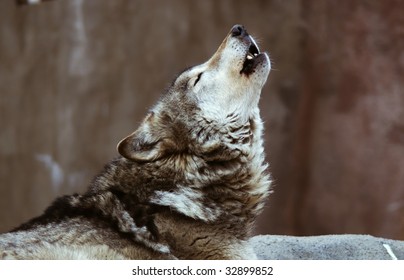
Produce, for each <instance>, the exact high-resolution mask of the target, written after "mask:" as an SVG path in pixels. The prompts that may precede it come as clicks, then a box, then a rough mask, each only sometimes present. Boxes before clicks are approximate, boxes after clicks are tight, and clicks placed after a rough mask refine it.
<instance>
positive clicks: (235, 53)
mask: <svg viewBox="0 0 404 280" xmlns="http://www.w3.org/2000/svg"><path fill="white" fill-rule="evenodd" d="M270 68H271V64H270V61H269V58H268V55H267V54H266V53H262V52H260V51H259V48H258V46H257V44H256V43H255V41H254V39H253V38H252V37H251V36H250V35H249V34H248V33H247V31H246V30H245V28H244V27H243V26H241V25H236V26H234V27H233V28H232V29H231V30H230V32H229V34H228V35H227V36H226V38H225V39H224V41H223V42H222V44H221V45H220V46H219V48H218V50H217V51H216V53H215V54H214V55H213V56H212V57H211V58H210V59H209V60H208V61H207V62H205V63H203V64H201V65H197V66H194V67H192V68H189V69H187V70H185V71H183V72H182V73H181V74H180V75H179V76H178V77H177V78H176V79H175V80H174V82H173V83H172V85H171V86H170V87H169V89H168V90H167V92H166V93H165V94H164V95H163V96H162V98H161V99H160V101H159V102H158V103H157V104H156V105H155V106H154V107H153V108H152V109H151V110H150V112H149V114H148V115H147V117H146V118H145V119H144V120H143V122H142V124H141V125H140V127H139V128H138V129H137V130H136V131H135V132H134V133H132V134H131V135H129V136H128V137H126V138H125V139H123V140H122V141H121V142H120V143H119V144H118V151H119V153H120V154H121V155H122V156H123V157H124V158H126V159H127V160H129V161H130V162H133V163H134V164H137V166H139V165H141V170H143V171H142V175H141V176H150V179H148V180H149V181H150V180H152V177H153V178H156V177H158V178H159V183H158V184H159V186H160V189H159V187H157V186H155V190H153V195H152V197H151V198H150V201H149V202H152V203H154V204H157V205H161V206H169V207H170V208H171V209H175V210H176V211H178V212H180V213H182V214H184V215H187V216H189V217H192V218H194V219H200V220H203V221H209V222H213V221H216V222H217V221H219V220H220V217H222V218H223V219H225V220H226V221H229V219H232V217H233V218H235V221H237V222H239V221H240V220H241V217H242V218H243V219H247V220H248V219H249V220H252V219H253V218H254V217H255V216H256V215H257V214H258V213H259V212H260V209H261V208H262V206H263V199H264V198H265V197H266V195H267V194H268V188H269V177H268V176H267V175H266V174H265V169H266V164H265V163H264V153H263V148H262V146H263V145H262V137H261V135H262V122H261V119H260V117H259V109H258V101H259V97H260V93H261V89H262V87H263V85H264V84H265V81H266V80H267V77H268V74H269V71H270ZM137 170H139V168H138V169H137ZM147 170H149V171H147ZM145 174H152V175H145ZM163 185H164V186H171V187H170V189H169V190H167V189H164V188H166V187H162V186H163ZM153 186H154V185H153ZM148 188H150V184H149V187H148ZM162 189H164V190H162Z"/></svg>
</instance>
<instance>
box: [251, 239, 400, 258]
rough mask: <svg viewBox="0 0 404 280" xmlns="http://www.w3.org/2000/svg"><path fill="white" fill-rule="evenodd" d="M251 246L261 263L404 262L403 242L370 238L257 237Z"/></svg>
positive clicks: (252, 240)
mask: <svg viewBox="0 0 404 280" xmlns="http://www.w3.org/2000/svg"><path fill="white" fill-rule="evenodd" d="M250 242H251V244H252V246H253V247H254V250H255V252H256V254H257V256H258V259H262V260H394V259H399V260H403V259H404V241H399V240H391V239H385V238H379V237H374V236H371V235H355V234H343V235H321V236H307V237H306V236H305V237H296V236H282V235H257V236H254V237H253V238H251V239H250Z"/></svg>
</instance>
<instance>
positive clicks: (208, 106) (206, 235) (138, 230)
mask: <svg viewBox="0 0 404 280" xmlns="http://www.w3.org/2000/svg"><path fill="white" fill-rule="evenodd" d="M270 68H271V64H270V60H269V58H268V55H267V54H266V53H263V52H260V51H259V49H258V46H257V44H256V43H255V41H254V39H253V38H252V37H251V36H250V35H249V34H248V33H247V31H246V29H245V28H244V27H243V26H241V25H235V26H234V27H233V28H232V29H231V30H230V32H229V34H228V35H227V36H226V38H225V39H224V41H223V42H222V44H221V45H220V46H219V49H218V50H217V51H216V53H215V54H214V55H213V56H212V57H211V58H210V59H209V60H208V61H207V62H205V63H203V64H201V65H197V66H194V67H192V68H189V69H187V70H185V71H183V72H182V73H181V74H180V75H178V77H177V78H176V79H175V80H174V82H173V83H172V84H171V86H170V87H169V88H168V90H167V91H166V92H165V93H164V94H163V96H162V97H161V99H160V100H159V102H157V104H156V105H155V106H154V107H153V108H152V109H151V110H150V112H149V113H148V115H147V116H146V117H145V119H144V120H143V122H142V123H141V125H140V127H139V128H138V129H137V130H136V131H135V132H133V133H132V134H131V135H129V136H128V137H126V138H124V139H123V140H122V141H121V142H120V143H119V144H118V147H117V148H118V151H119V153H120V155H121V157H118V158H117V159H115V160H113V161H111V162H110V163H108V164H107V165H106V166H105V168H104V170H103V171H102V172H101V173H100V174H99V175H98V176H97V177H96V178H95V179H94V180H93V182H92V183H91V184H90V186H89V188H88V190H87V192H85V193H84V194H74V195H68V196H64V197H61V198H58V199H56V201H55V202H54V203H53V204H52V205H51V206H50V207H49V208H47V209H46V210H45V212H44V214H43V215H41V216H39V217H37V218H34V219H32V220H30V221H29V222H27V223H25V224H22V225H21V226H19V227H18V228H16V229H14V230H13V231H11V232H9V233H5V234H2V235H0V257H2V258H5V259H254V258H255V254H254V252H253V251H252V249H251V248H250V247H249V246H248V242H246V240H247V239H248V238H249V237H250V235H251V232H252V229H253V225H254V221H255V219H256V217H257V215H258V214H260V212H261V211H262V208H263V206H264V202H265V200H266V197H267V196H268V193H269V187H270V177H269V175H268V174H267V171H266V169H267V164H266V163H265V162H264V150H263V140H262V131H263V124H262V121H261V119H260V116H259V109H258V101H259V97H260V92H261V89H262V87H263V86H264V84H265V82H266V80H267V77H268V74H269V71H270Z"/></svg>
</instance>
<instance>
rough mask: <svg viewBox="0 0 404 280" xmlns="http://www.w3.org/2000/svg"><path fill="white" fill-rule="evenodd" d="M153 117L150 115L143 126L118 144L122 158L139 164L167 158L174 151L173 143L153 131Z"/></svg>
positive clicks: (156, 131) (157, 131)
mask: <svg viewBox="0 0 404 280" xmlns="http://www.w3.org/2000/svg"><path fill="white" fill-rule="evenodd" d="M152 118H153V115H149V116H148V117H147V118H146V120H144V122H143V123H142V124H141V126H140V127H139V128H138V129H137V130H136V131H135V132H133V133H132V134H131V135H129V136H127V137H126V138H124V139H123V140H122V141H120V142H119V143H118V146H117V149H118V152H119V153H120V154H121V156H123V157H125V158H127V159H130V160H134V161H139V162H151V161H155V160H158V159H160V158H162V157H165V156H167V155H168V154H170V153H172V152H173V150H174V147H173V141H171V140H170V139H168V137H165V136H164V135H161V133H162V132H161V130H160V131H159V130H156V129H153V127H152V126H153V124H152V120H151V119H152Z"/></svg>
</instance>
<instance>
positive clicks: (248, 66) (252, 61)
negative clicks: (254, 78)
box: [240, 41, 260, 75]
mask: <svg viewBox="0 0 404 280" xmlns="http://www.w3.org/2000/svg"><path fill="white" fill-rule="evenodd" d="M259 54H260V51H259V49H258V46H257V45H256V44H255V43H254V41H252V42H251V45H250V47H249V48H248V51H247V54H246V57H245V60H244V63H243V68H242V69H241V71H240V74H246V75H250V74H251V73H253V72H254V69H255V66H256V60H257V57H258V55H259Z"/></svg>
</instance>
